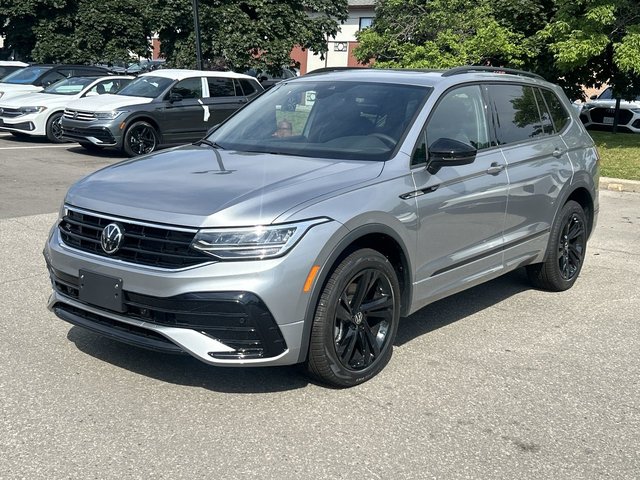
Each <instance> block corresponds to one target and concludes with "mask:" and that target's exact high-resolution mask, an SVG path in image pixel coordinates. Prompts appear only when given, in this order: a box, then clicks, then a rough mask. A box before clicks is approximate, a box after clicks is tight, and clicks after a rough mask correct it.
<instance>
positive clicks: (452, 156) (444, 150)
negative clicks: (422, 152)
mask: <svg viewBox="0 0 640 480" xmlns="http://www.w3.org/2000/svg"><path fill="white" fill-rule="evenodd" d="M477 152H478V151H477V150H476V149H475V148H474V147H472V146H471V145H468V144H466V143H464V142H460V141H458V140H454V139H452V138H439V139H438V140H436V141H435V142H433V143H432V144H431V147H429V161H428V164H427V170H428V171H429V173H437V172H438V170H440V169H441V168H442V167H454V166H458V165H468V164H470V163H473V161H474V160H475V159H476V154H477Z"/></svg>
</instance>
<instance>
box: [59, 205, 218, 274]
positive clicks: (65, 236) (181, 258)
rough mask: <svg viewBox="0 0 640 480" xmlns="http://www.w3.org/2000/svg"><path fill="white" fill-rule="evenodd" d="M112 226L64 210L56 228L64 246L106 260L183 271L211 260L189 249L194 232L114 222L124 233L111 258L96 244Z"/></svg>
mask: <svg viewBox="0 0 640 480" xmlns="http://www.w3.org/2000/svg"><path fill="white" fill-rule="evenodd" d="M110 223H114V220H112V219H110V218H104V217H101V216H99V215H98V214H89V213H85V212H80V211H76V210H71V209H67V211H66V214H65V216H64V218H63V219H62V221H61V222H60V224H59V225H58V229H59V232H60V237H61V239H62V241H63V243H64V244H65V245H68V246H69V247H72V248H75V249H78V250H81V251H83V252H88V253H93V254H95V255H100V256H102V257H107V258H116V259H118V260H123V261H125V262H129V263H133V264H137V265H146V266H152V267H159V268H168V269H176V268H185V267H191V266H194V265H199V264H203V263H207V262H211V261H213V260H212V258H211V257H210V256H208V255H206V254H204V253H202V252H198V251H197V250H193V249H191V248H190V245H191V241H192V240H193V237H194V235H195V230H187V231H182V230H174V229H171V228H169V227H165V226H150V225H140V224H137V223H132V222H130V221H127V220H117V222H115V223H118V224H119V225H120V227H121V228H122V229H123V230H124V239H123V241H122V244H121V247H120V249H119V250H118V251H117V252H116V253H113V254H111V255H108V254H107V253H105V251H104V250H103V249H102V246H101V245H100V236H101V235H102V230H103V229H104V227H106V226H107V225H109V224H110Z"/></svg>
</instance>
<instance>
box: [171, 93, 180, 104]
mask: <svg viewBox="0 0 640 480" xmlns="http://www.w3.org/2000/svg"><path fill="white" fill-rule="evenodd" d="M181 101H182V95H180V94H179V93H172V94H171V95H169V103H174V102H181Z"/></svg>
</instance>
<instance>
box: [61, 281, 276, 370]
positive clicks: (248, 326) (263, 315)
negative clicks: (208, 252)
mask: <svg viewBox="0 0 640 480" xmlns="http://www.w3.org/2000/svg"><path fill="white" fill-rule="evenodd" d="M50 273H51V282H52V284H53V288H54V289H55V290H56V291H57V292H58V293H60V294H62V295H64V296H66V297H70V298H72V299H74V300H78V298H79V294H78V279H77V278H75V277H72V276H70V275H66V274H63V273H62V272H58V271H55V270H53V269H51V272H50ZM123 295H124V305H125V309H126V312H125V313H123V314H122V315H125V316H127V317H129V318H132V319H135V320H142V321H144V322H145V323H149V324H155V325H164V326H171V327H176V328H189V329H192V330H197V331H199V332H202V333H204V334H206V335H208V336H210V337H212V338H214V339H216V340H218V341H220V342H222V343H224V344H225V345H227V346H229V347H231V348H233V349H235V352H229V353H215V354H212V356H214V357H216V358H227V359H232V358H269V357H274V356H277V355H279V354H280V353H282V352H284V351H285V350H286V343H285V340H284V338H283V337H282V334H281V332H280V329H279V328H278V325H277V324H276V322H275V320H274V319H273V316H272V315H271V312H269V309H268V308H267V307H266V305H265V304H264V303H263V302H262V300H260V298H258V297H257V296H256V295H254V294H252V293H247V292H201V293H187V294H183V295H178V296H174V297H167V298H161V297H152V296H149V295H141V294H139V293H134V292H129V291H126V290H125V291H123ZM70 308H73V307H70ZM78 311H79V312H81V313H78ZM82 312H84V311H83V310H80V309H77V308H76V309H75V311H74V313H75V314H76V315H82V316H83V318H84V319H85V320H88V321H91V322H99V323H100V324H101V325H102V326H109V325H112V326H113V328H120V329H122V328H125V329H127V330H129V331H133V330H134V329H138V330H142V331H143V333H146V334H148V335H151V336H156V335H157V336H158V337H160V338H159V339H157V340H164V341H167V340H166V339H165V338H164V337H162V336H161V335H159V334H155V333H149V330H147V329H144V328H142V327H132V326H129V325H123V324H122V322H117V321H113V320H111V319H108V318H106V317H102V316H100V315H95V314H91V313H89V312H84V313H82Z"/></svg>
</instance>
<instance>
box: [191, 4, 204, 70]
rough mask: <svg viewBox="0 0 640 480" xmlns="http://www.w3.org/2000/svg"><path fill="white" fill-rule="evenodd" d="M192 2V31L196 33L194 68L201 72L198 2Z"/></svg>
mask: <svg viewBox="0 0 640 480" xmlns="http://www.w3.org/2000/svg"><path fill="white" fill-rule="evenodd" d="M192 1H193V30H194V31H195V32H196V68H197V69H198V70H202V51H201V50H200V19H199V18H198V0H192Z"/></svg>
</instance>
